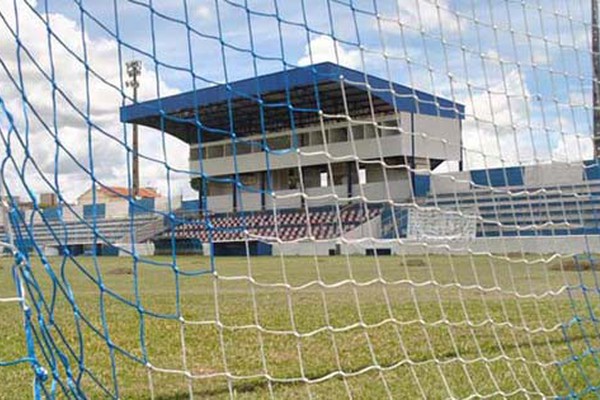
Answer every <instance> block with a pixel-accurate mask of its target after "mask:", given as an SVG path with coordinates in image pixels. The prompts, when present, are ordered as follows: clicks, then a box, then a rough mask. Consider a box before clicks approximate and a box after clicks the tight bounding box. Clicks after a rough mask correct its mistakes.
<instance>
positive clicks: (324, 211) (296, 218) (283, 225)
mask: <svg viewBox="0 0 600 400" xmlns="http://www.w3.org/2000/svg"><path fill="white" fill-rule="evenodd" d="M367 209H368V210H365V208H364V206H362V205H360V204H355V205H351V206H346V207H344V208H342V209H341V210H340V211H339V216H338V211H337V209H336V208H335V207H320V208H314V209H310V210H309V211H308V212H306V210H303V209H295V210H278V211H277V212H273V211H260V212H239V213H234V214H210V215H208V216H207V217H206V218H198V217H197V216H195V217H193V218H189V216H188V217H186V216H185V215H180V217H179V222H178V223H177V224H176V226H175V227H174V229H173V230H172V233H173V234H174V235H175V238H176V239H188V238H198V239H200V240H202V241H203V242H207V241H209V240H212V241H213V242H228V241H239V240H243V239H245V238H248V237H250V238H252V237H256V238H260V239H264V240H277V239H279V240H281V241H284V242H288V241H295V240H300V239H304V238H309V237H313V238H315V239H317V240H325V239H332V238H336V237H340V236H341V235H342V233H344V232H348V231H351V230H353V229H355V228H357V227H359V226H360V225H362V224H363V223H365V222H366V221H368V220H370V219H372V218H374V217H376V216H377V215H379V213H380V210H381V207H379V206H373V205H369V206H368V207H367ZM172 233H171V230H165V232H163V234H162V235H161V237H162V238H166V237H170V235H171V234H172Z"/></svg>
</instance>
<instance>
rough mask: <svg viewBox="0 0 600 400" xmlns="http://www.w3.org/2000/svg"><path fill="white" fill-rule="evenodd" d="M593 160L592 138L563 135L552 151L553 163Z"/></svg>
mask: <svg viewBox="0 0 600 400" xmlns="http://www.w3.org/2000/svg"><path fill="white" fill-rule="evenodd" d="M592 158H593V144H592V138H591V137H589V136H580V135H562V136H561V137H560V139H559V141H558V144H557V145H556V146H555V147H554V149H552V161H566V162H573V161H581V160H590V159H592Z"/></svg>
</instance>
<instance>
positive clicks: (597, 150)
mask: <svg viewBox="0 0 600 400" xmlns="http://www.w3.org/2000/svg"><path fill="white" fill-rule="evenodd" d="M592 63H593V68H594V71H593V77H592V92H593V106H594V116H593V118H594V122H593V124H594V125H593V126H594V128H593V129H594V132H593V135H594V159H595V160H598V158H599V157H600V29H599V27H598V0H592Z"/></svg>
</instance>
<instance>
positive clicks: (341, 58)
mask: <svg viewBox="0 0 600 400" xmlns="http://www.w3.org/2000/svg"><path fill="white" fill-rule="evenodd" d="M326 61H330V62H334V63H337V64H340V65H343V66H345V67H348V68H357V67H359V66H360V62H361V58H360V51H359V50H357V49H351V50H347V49H345V48H344V47H343V46H342V45H340V44H339V43H338V42H336V41H334V40H333V38H331V37H329V36H325V35H321V36H318V37H316V38H315V39H313V40H311V41H310V43H309V44H308V45H306V46H305V47H304V55H303V56H302V57H301V58H300V59H299V60H298V65H300V66H305V65H310V64H317V63H321V62H326Z"/></svg>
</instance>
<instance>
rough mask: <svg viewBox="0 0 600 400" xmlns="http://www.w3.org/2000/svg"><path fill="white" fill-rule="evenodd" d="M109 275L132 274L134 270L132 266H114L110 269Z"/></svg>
mask: <svg viewBox="0 0 600 400" xmlns="http://www.w3.org/2000/svg"><path fill="white" fill-rule="evenodd" d="M108 274H109V275H132V274H133V271H132V269H131V268H127V267H119V268H113V269H111V270H110V271H108Z"/></svg>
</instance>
